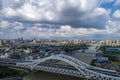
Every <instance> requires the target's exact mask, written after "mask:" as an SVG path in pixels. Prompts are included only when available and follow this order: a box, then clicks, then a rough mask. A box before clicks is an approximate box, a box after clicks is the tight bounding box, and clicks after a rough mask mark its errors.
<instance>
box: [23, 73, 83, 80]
mask: <svg viewBox="0 0 120 80" xmlns="http://www.w3.org/2000/svg"><path fill="white" fill-rule="evenodd" d="M23 80H85V79H81V78H77V77H71V76H65V75H60V74H54V73H48V72H41V71H39V72H34V73H31V74H28V75H26V76H25V77H23Z"/></svg>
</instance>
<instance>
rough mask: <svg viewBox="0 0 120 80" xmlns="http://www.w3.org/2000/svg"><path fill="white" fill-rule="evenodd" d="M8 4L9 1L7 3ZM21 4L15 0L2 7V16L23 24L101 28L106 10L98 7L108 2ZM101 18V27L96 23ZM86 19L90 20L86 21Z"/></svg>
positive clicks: (34, 1) (56, 0)
mask: <svg viewBox="0 0 120 80" xmlns="http://www.w3.org/2000/svg"><path fill="white" fill-rule="evenodd" d="M110 1H111V0H110ZM3 2H4V3H5V2H6V1H4V0H3ZM10 2H11V0H10V1H9V3H10ZM21 2H23V0H21V1H20V0H15V2H13V3H12V2H11V5H3V9H2V14H3V16H4V17H6V18H12V19H14V20H18V21H23V22H40V23H45V24H46V23H47V24H59V25H71V26H72V27H86V28H87V27H95V28H103V27H104V25H105V22H106V19H107V18H105V16H106V14H107V13H108V12H107V11H108V10H106V9H104V8H99V6H100V4H101V3H102V2H109V1H105V0H102V1H99V0H79V1H78V0H54V1H53V0H25V1H24V3H21ZM51 2H52V3H51ZM7 4H8V3H7ZM16 5H17V7H16ZM18 5H19V6H18ZM5 6H6V7H5ZM97 13H98V14H97ZM92 14H95V16H96V17H91V16H92ZM88 15H89V16H88ZM101 17H102V18H104V19H103V20H102V21H103V22H101V23H102V24H103V25H102V27H101V26H100V24H99V23H98V22H99V21H100V20H101ZM88 19H90V20H89V21H88ZM94 23H97V24H94Z"/></svg>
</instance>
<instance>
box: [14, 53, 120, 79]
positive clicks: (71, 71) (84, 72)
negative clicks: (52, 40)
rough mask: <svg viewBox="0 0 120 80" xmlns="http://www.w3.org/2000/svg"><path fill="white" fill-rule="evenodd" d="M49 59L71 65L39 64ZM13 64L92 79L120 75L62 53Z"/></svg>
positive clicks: (118, 76) (119, 77) (113, 77)
mask: <svg viewBox="0 0 120 80" xmlns="http://www.w3.org/2000/svg"><path fill="white" fill-rule="evenodd" d="M51 59H55V60H60V61H64V62H66V63H68V64H69V65H71V67H69V66H60V65H50V64H49V65H48V64H41V63H43V62H45V61H47V60H51ZM14 66H16V67H19V68H25V69H31V70H41V71H47V72H53V73H58V74H64V75H69V76H76V77H83V78H87V79H92V80H120V75H119V74H118V73H117V72H116V71H113V70H107V69H101V68H98V67H93V66H90V65H88V64H86V63H84V62H82V61H80V60H78V59H75V58H73V57H71V56H67V55H63V54H58V55H52V56H49V57H47V58H43V59H40V60H33V61H31V62H17V63H15V65H14Z"/></svg>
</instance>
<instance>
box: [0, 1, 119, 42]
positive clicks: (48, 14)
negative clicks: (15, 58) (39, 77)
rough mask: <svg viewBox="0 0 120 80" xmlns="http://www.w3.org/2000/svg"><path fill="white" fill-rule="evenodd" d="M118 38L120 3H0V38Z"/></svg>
mask: <svg viewBox="0 0 120 80" xmlns="http://www.w3.org/2000/svg"><path fill="white" fill-rule="evenodd" d="M19 37H23V38H26V39H33V38H36V39H83V40H84V39H88V40H89V39H92V40H102V39H103V40H106V39H120V0H79V1H78V0H54V1H53V0H7V1H6V0H0V39H16V38H19Z"/></svg>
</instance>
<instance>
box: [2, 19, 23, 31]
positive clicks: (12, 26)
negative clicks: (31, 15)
mask: <svg viewBox="0 0 120 80" xmlns="http://www.w3.org/2000/svg"><path fill="white" fill-rule="evenodd" d="M0 29H1V30H7V29H15V30H21V29H24V26H23V24H22V23H20V22H11V23H10V22H8V21H3V20H2V21H0Z"/></svg>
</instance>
